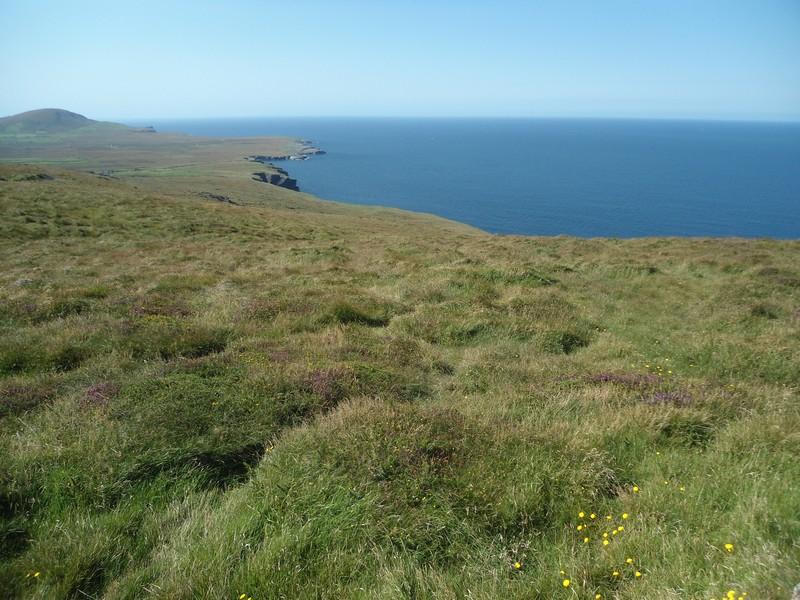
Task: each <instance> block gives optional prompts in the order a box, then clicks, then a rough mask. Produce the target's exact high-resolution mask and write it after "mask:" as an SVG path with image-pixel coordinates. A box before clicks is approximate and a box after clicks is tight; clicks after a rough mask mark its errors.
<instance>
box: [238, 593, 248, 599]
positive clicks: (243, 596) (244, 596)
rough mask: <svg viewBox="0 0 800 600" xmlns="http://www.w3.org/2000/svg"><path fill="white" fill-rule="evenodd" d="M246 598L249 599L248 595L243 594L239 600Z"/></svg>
mask: <svg viewBox="0 0 800 600" xmlns="http://www.w3.org/2000/svg"><path fill="white" fill-rule="evenodd" d="M245 598H247V594H242V595H240V596H239V600H244V599H245Z"/></svg>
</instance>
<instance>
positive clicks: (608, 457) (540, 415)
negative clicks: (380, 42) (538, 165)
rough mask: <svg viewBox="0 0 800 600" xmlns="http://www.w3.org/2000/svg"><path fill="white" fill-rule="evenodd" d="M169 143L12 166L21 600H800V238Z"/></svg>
mask: <svg viewBox="0 0 800 600" xmlns="http://www.w3.org/2000/svg"><path fill="white" fill-rule="evenodd" d="M148 135H149V134H148ZM145 137H147V136H145ZM155 139H162V140H163V144H167V145H165V146H159V147H160V148H162V150H163V149H164V148H170V149H171V150H170V151H169V152H168V151H167V150H163V151H162V153H161V154H158V153H157V154H156V157H157V158H153V154H152V153H151V152H149V151H147V152H143V151H140V150H139V149H138V148H139V147H137V146H133V145H131V146H129V147H126V148H125V149H123V150H119V153H118V154H117V155H114V156H111V157H110V158H107V157H105V156H104V155H103V154H102V153H101V152H100V151H99V150H98V151H97V153H96V154H92V152H89V151H87V153H86V154H78V155H77V156H76V160H80V161H83V162H81V163H80V167H79V168H81V169H84V168H87V167H89V166H91V167H92V168H95V166H96V165H102V164H107V163H104V162H103V161H114V162H113V165H115V166H114V168H116V169H119V171H117V172H116V173H115V174H112V175H111V176H98V175H92V174H88V173H80V172H76V171H68V170H64V169H58V168H52V167H44V166H31V165H0V213H2V215H3V218H2V220H0V261H1V262H2V265H3V268H2V270H0V590H1V591H2V592H3V593H2V594H0V595H2V596H3V597H9V598H86V597H89V598H114V599H122V598H126V599H127V598H129V599H134V598H142V597H158V598H185V599H190V598H214V599H218V598H231V599H235V598H241V597H244V598H245V599H247V598H252V599H253V600H265V599H273V598H274V599H278V598H363V599H366V598H443V599H444V598H487V599H488V598H504V599H506V598H511V599H514V598H517V599H527V598H543V599H544V598H548V599H549V598H565V599H567V598H589V599H593V598H597V597H600V598H616V599H641V598H659V599H661V598H675V599H677V598H710V597H714V598H720V597H723V596H726V593H727V591H728V590H734V591H735V594H734V597H739V596H740V595H743V593H744V592H747V593H748V598H768V599H773V598H774V599H778V598H788V596H789V594H790V590H791V588H792V586H793V585H794V584H796V583H797V580H798V571H797V565H798V564H800V546H798V544H797V540H798V539H800V520H798V516H797V507H798V490H797V486H796V483H795V482H797V481H800V461H798V456H799V455H800V437H798V434H797V432H798V431H800V408H799V407H800V402H798V400H799V398H798V386H800V368H798V365H800V317H799V316H798V289H800V268H799V267H798V265H800V262H799V261H798V260H797V258H798V254H799V253H800V243H798V242H793V241H770V240H741V239H639V240H602V239H593V240H586V239H574V238H566V237H558V238H525V237H513V236H495V235H489V234H486V233H484V232H481V231H478V230H475V229H473V228H470V227H466V226H462V225H459V224H457V223H452V222H448V221H444V220H441V219H436V218H434V217H428V216H425V215H417V214H412V213H406V212H402V211H395V210H388V209H379V208H370V207H353V206H347V205H342V204H336V203H331V202H323V201H320V200H317V199H315V198H313V197H311V196H307V195H303V194H297V193H294V192H290V191H287V190H283V189H280V188H277V187H275V186H270V185H266V184H263V183H258V182H255V181H252V180H251V179H250V177H249V173H248V169H250V165H249V164H248V163H247V161H244V160H243V159H242V157H243V156H244V155H242V154H241V151H242V150H244V149H247V148H249V146H246V145H242V144H244V142H242V141H236V140H231V141H228V142H226V143H223V142H220V141H214V142H212V141H209V142H208V144H209V145H208V146H205V147H204V146H203V143H205V142H198V141H197V140H187V138H182V140H183V141H182V142H181V140H180V139H178V138H155ZM92 143H95V142H92ZM143 143H144V142H143ZM146 143H148V144H154V143H155V142H146ZM159 143H162V142H159ZM247 143H248V144H250V143H251V142H247ZM252 143H253V144H255V143H256V142H252ZM260 143H261V144H266V143H275V144H279V143H283V142H280V141H275V140H272V142H269V141H267V140H262V141H261V142H260ZM108 145H109V144H106V148H108ZM196 146H199V147H200V148H201V150H197V149H196ZM87 147H88V146H87ZM92 147H94V146H92ZM97 147H98V148H100V147H101V146H97ZM29 150H30V149H29V148H26V149H25V150H24V151H25V152H27V151H29ZM2 152H6V154H5V156H6V157H10V158H8V159H9V160H18V159H19V156H20V155H19V154H18V152H20V150H19V149H18V147H16V146H15V147H14V148H11V149H9V148H7V147H6V148H3V147H2V146H0V156H3V154H2ZM42 152H43V153H46V154H47V156H48V157H50V158H49V159H48V160H62V161H64V163H65V164H66V161H67V160H68V159H69V157H70V156H72V154H71V153H74V152H75V150H74V146H64V147H61V146H56V145H54V146H52V147H43V150H42ZM15 153H16V154H15ZM106 153H107V154H111V152H108V151H107V152H106ZM250 153H252V152H250ZM168 156H171V157H172V158H170V160H169V162H163V163H158V162H157V160H166V159H165V158H164V157H168ZM158 157H160V158H158ZM181 158H187V159H188V162H186V163H184V164H183V166H182V164H181V163H180V162H179V161H180V160H181ZM29 162H30V161H29ZM126 164H127V170H124V169H123V167H124V166H125V165H126ZM142 165H146V166H142ZM185 165H189V166H188V167H187V166H185ZM117 177H118V178H117ZM300 183H301V185H302V181H301V182H300ZM220 195H225V196H228V197H230V199H232V200H234V201H235V203H231V202H227V201H225V202H223V201H219V196H220ZM598 595H599V596H598Z"/></svg>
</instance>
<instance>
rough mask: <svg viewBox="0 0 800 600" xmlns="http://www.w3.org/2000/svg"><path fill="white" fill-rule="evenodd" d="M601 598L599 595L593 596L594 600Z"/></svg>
mask: <svg viewBox="0 0 800 600" xmlns="http://www.w3.org/2000/svg"><path fill="white" fill-rule="evenodd" d="M602 597H603V596H601V595H600V594H595V595H594V600H600V598H602Z"/></svg>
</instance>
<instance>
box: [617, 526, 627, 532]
mask: <svg viewBox="0 0 800 600" xmlns="http://www.w3.org/2000/svg"><path fill="white" fill-rule="evenodd" d="M617 529H619V530H620V531H625V528H624V527H623V526H622V525H620V526H619V527H617Z"/></svg>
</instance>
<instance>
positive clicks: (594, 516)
mask: <svg viewBox="0 0 800 600" xmlns="http://www.w3.org/2000/svg"><path fill="white" fill-rule="evenodd" d="M589 518H590V519H596V518H597V515H596V514H594V513H592V514H590V515H589Z"/></svg>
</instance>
